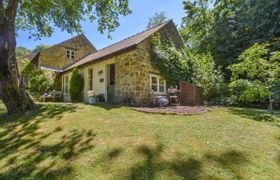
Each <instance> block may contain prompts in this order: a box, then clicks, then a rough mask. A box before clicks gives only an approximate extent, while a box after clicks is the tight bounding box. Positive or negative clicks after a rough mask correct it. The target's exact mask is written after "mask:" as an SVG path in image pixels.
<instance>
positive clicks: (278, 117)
mask: <svg viewBox="0 0 280 180" xmlns="http://www.w3.org/2000/svg"><path fill="white" fill-rule="evenodd" d="M229 110H230V111H231V112H232V113H233V114H235V115H239V116H241V117H244V118H249V119H253V120H255V121H259V122H280V112H279V111H275V112H274V114H273V115H271V114H269V113H268V112H267V111H265V110H259V109H249V108H242V109H241V108H230V109H229Z"/></svg>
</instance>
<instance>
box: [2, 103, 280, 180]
mask: <svg viewBox="0 0 280 180" xmlns="http://www.w3.org/2000/svg"><path fill="white" fill-rule="evenodd" d="M279 177H280V113H279V112H277V113H276V114H275V115H274V116H272V117H271V116H270V115H269V114H267V113H266V112H265V111H262V110H255V109H241V108H213V109H212V111H211V112H208V113H205V114H201V115H193V116H181V115H155V114H145V113H140V112H136V111H133V110H132V109H130V108H128V107H117V106H113V107H111V106H90V105H84V104H51V103H47V104H42V106H41V107H40V108H39V109H37V110H34V111H32V112H28V113H26V115H24V116H21V117H17V116H7V115H6V110H5V108H4V106H3V105H0V179H62V178H64V179H211V178H213V179H277V178H279Z"/></svg>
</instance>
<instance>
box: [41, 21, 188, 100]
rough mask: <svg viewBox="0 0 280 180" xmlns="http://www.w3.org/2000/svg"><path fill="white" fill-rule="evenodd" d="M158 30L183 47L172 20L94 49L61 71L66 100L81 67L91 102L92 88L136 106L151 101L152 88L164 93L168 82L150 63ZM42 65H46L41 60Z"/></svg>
mask: <svg viewBox="0 0 280 180" xmlns="http://www.w3.org/2000/svg"><path fill="white" fill-rule="evenodd" d="M157 32H158V33H160V34H161V37H162V38H170V39H171V40H172V41H173V42H174V44H175V45H176V47H178V48H179V47H183V46H184V43H183V41H182V38H181V36H180V34H179V32H178V31H177V28H176V26H175V25H174V23H173V22H172V21H168V22H166V23H164V24H162V25H159V26H156V27H153V28H151V29H148V30H146V31H143V32H141V33H138V34H136V35H134V36H132V37H129V38H127V39H125V40H122V41H120V42H118V43H116V44H113V45H110V46H108V47H106V48H103V49H101V50H98V51H96V52H93V53H91V54H89V55H87V56H85V57H83V58H81V59H80V60H78V61H76V62H73V63H69V64H70V65H68V66H67V67H66V68H64V69H63V70H62V71H61V72H60V75H61V76H62V87H61V90H62V92H63V99H64V101H70V96H69V93H68V92H69V85H68V84H69V79H70V75H71V71H72V70H73V69H74V68H78V69H79V71H80V73H81V74H82V76H83V77H84V81H85V83H84V90H83V100H84V102H88V93H87V92H88V91H89V90H93V91H94V92H95V93H96V94H103V95H104V98H105V100H106V101H109V102H110V101H111V102H119V103H121V102H129V103H133V104H137V105H147V104H149V103H150V102H151V100H152V98H151V96H152V93H151V92H152V91H153V92H154V93H155V94H165V93H166V88H167V87H166V86H167V85H166V81H165V80H164V79H163V78H162V76H161V74H160V72H159V71H158V70H157V69H155V68H154V67H153V66H152V63H151V53H150V37H151V36H152V35H153V34H155V33H157ZM65 49H68V48H67V47H66V48H65ZM73 50H76V47H73ZM93 50H94V48H93V47H92V48H88V49H87V50H84V53H87V51H93ZM70 54H71V53H70ZM67 55H68V53H67ZM58 60H59V61H60V58H59V56H57V57H55V58H54V61H58ZM62 61H67V60H62ZM73 61H75V60H73ZM39 64H40V65H41V66H42V65H44V66H45V64H44V63H42V62H41V63H40V62H39ZM53 64H55V65H56V66H55V67H57V68H62V67H63V65H62V64H63V63H61V62H53ZM52 67H53V66H52Z"/></svg>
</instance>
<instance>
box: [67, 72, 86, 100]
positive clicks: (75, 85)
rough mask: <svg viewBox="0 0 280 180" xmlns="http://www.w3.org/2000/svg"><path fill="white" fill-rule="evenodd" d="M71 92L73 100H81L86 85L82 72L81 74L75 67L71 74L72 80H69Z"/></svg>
mask: <svg viewBox="0 0 280 180" xmlns="http://www.w3.org/2000/svg"><path fill="white" fill-rule="evenodd" d="M69 83H70V84H69V85H70V86H69V93H70V97H71V101H72V102H79V101H81V93H82V91H83V87H84V78H83V77H82V75H81V74H79V70H78V69H74V70H73V71H72V74H71V78H70V82H69Z"/></svg>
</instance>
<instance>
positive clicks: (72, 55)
mask: <svg viewBox="0 0 280 180" xmlns="http://www.w3.org/2000/svg"><path fill="white" fill-rule="evenodd" d="M66 58H67V59H71V60H75V51H74V50H71V49H67V50H66Z"/></svg>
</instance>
